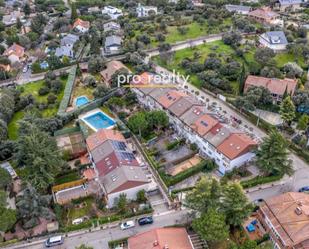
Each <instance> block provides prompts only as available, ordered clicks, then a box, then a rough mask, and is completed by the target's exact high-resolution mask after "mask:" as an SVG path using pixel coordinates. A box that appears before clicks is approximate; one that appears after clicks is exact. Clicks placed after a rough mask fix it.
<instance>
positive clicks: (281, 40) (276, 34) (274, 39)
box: [259, 31, 288, 52]
mask: <svg viewBox="0 0 309 249" xmlns="http://www.w3.org/2000/svg"><path fill="white" fill-rule="evenodd" d="M259 42H260V44H261V45H262V46H263V47H268V48H270V49H272V50H274V51H275V52H277V51H283V50H285V49H286V46H287V45H288V41H287V39H286V37H285V34H284V32H283V31H270V32H266V33H264V34H261V35H260V36H259Z"/></svg>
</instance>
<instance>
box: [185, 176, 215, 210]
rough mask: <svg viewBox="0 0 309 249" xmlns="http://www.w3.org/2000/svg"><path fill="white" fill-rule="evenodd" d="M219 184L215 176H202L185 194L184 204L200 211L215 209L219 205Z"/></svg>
mask: <svg viewBox="0 0 309 249" xmlns="http://www.w3.org/2000/svg"><path fill="white" fill-rule="evenodd" d="M220 196H221V186H220V184H219V182H218V181H217V180H216V179H215V178H208V177H203V178H202V179H201V180H200V181H199V182H198V183H197V184H196V186H195V188H194V189H193V190H192V191H190V192H189V193H188V194H187V196H186V201H185V203H186V204H185V205H186V206H187V207H188V208H189V209H193V210H195V211H198V212H200V213H205V212H207V211H208V210H209V209H217V208H218V207H219V205H220Z"/></svg>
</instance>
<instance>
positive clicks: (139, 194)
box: [136, 189, 147, 203]
mask: <svg viewBox="0 0 309 249" xmlns="http://www.w3.org/2000/svg"><path fill="white" fill-rule="evenodd" d="M136 200H137V202H138V203H145V202H146V201H147V197H146V192H145V190H144V189H142V190H140V191H138V192H137V194H136Z"/></svg>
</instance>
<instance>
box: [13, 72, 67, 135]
mask: <svg viewBox="0 0 309 249" xmlns="http://www.w3.org/2000/svg"><path fill="white" fill-rule="evenodd" d="M61 81H62V83H63V87H62V90H61V92H60V93H59V94H58V95H57V105H55V106H54V107H52V108H47V109H45V110H43V111H42V112H41V114H42V116H43V117H53V116H55V115H56V114H57V111H58V106H59V103H60V101H61V99H62V98H63V94H64V87H65V84H66V81H67V78H65V79H61ZM43 85H44V80H39V81H35V82H31V83H28V84H25V85H23V86H19V87H18V89H21V88H22V89H23V92H22V93H21V96H25V95H28V94H32V95H33V97H34V98H35V100H36V102H38V103H43V102H44V103H46V102H47V96H48V95H45V96H40V95H39V89H40V88H41V87H42V86H43ZM23 117H24V112H23V111H19V112H16V113H15V114H14V115H13V118H12V120H11V121H10V123H9V124H8V134H9V138H10V139H12V140H15V139H17V137H18V134H17V131H18V121H19V120H21V119H22V118H23Z"/></svg>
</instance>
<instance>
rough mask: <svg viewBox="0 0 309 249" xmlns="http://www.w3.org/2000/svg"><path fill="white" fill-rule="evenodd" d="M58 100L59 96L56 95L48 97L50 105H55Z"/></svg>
mask: <svg viewBox="0 0 309 249" xmlns="http://www.w3.org/2000/svg"><path fill="white" fill-rule="evenodd" d="M56 100H57V96H55V95H54V94H49V95H48V96H47V103H48V104H55V103H56Z"/></svg>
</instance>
